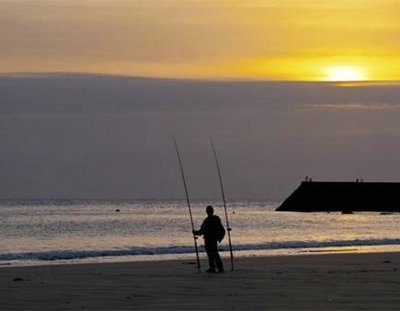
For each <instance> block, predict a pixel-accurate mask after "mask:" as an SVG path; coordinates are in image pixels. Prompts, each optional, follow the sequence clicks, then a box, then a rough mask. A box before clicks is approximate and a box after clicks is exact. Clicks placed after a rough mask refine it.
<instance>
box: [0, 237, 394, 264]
mask: <svg viewBox="0 0 400 311" xmlns="http://www.w3.org/2000/svg"><path fill="white" fill-rule="evenodd" d="M371 245H400V239H367V240H361V239H355V240H336V241H283V242H266V243H256V244H238V245H233V250H234V251H251V250H277V249H298V248H324V247H347V246H371ZM220 249H221V250H222V251H227V250H228V246H227V245H223V246H221V247H220ZM199 250H200V251H201V252H204V248H203V247H200V248H199ZM193 252H194V247H192V246H183V245H176V246H165V247H133V248H129V249H115V250H55V251H43V252H25V253H5V254H0V261H5V260H71V259H84V258H93V257H109V256H137V255H164V254H189V253H193Z"/></svg>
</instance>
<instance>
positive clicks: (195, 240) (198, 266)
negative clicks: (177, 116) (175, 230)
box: [172, 136, 201, 273]
mask: <svg viewBox="0 0 400 311" xmlns="http://www.w3.org/2000/svg"><path fill="white" fill-rule="evenodd" d="M172 139H173V140H174V146H175V151H176V155H177V157H178V162H179V168H180V170H181V175H182V181H183V186H184V188H185V194H186V203H187V206H188V210H189V216H190V223H191V225H192V233H193V231H194V223H193V216H192V208H191V207H190V200H189V192H188V188H187V184H186V177H185V172H184V171H183V164H182V160H181V155H180V154H179V149H178V144H177V142H176V139H175V136H172ZM193 241H194V248H195V250H196V261H197V269H198V270H199V273H201V268H200V258H199V250H198V248H197V237H196V236H195V234H194V233H193Z"/></svg>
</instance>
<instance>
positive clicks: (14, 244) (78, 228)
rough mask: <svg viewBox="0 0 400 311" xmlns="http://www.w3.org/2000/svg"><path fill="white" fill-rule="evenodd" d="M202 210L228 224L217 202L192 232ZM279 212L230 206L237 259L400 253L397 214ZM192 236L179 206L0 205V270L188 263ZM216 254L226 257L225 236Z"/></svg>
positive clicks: (200, 204)
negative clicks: (168, 261)
mask: <svg viewBox="0 0 400 311" xmlns="http://www.w3.org/2000/svg"><path fill="white" fill-rule="evenodd" d="M207 204H212V205H214V207H215V212H216V214H217V215H219V216H220V217H221V220H222V221H223V223H224V224H225V214H224V209H223V207H222V205H221V204H220V202H212V201H195V202H194V203H193V204H192V212H193V220H194V224H195V227H196V228H199V227H200V225H201V223H202V220H203V219H204V217H205V207H206V205H207ZM278 205H279V202H252V201H237V202H229V203H228V217H229V221H230V224H231V228H232V231H231V235H232V244H233V250H234V254H235V256H236V257H240V256H257V255H263V256H265V255H277V254H278V255H292V254H310V253H326V252H333V251H334V252H345V251H352V252H365V251H367V252H368V251H391V250H400V226H399V223H400V214H389V215H382V214H380V213H355V214H351V215H342V214H341V213H336V212H335V213H296V212H276V211H275V209H276V208H277V206H278ZM191 231H192V228H191V224H190V219H189V213H188V209H187V206H186V203H185V202H183V201H182V202H181V201H160V200H120V201H115V200H114V201H104V200H31V201H27V200H24V201H0V266H10V265H11V266H13V265H33V264H52V263H77V262H109V261H127V260H128V261H135V260H136V261H137V260H140V261H142V260H145V261H149V260H163V259H175V258H178V259H190V258H194V246H193V236H192V234H191ZM197 241H198V244H199V247H200V256H201V258H205V257H206V255H205V253H204V248H203V241H202V239H201V238H199V239H198V240H197ZM220 248H221V250H222V256H223V257H228V256H229V252H228V250H229V246H228V237H227V235H226V236H225V239H224V240H223V242H222V243H221V245H220Z"/></svg>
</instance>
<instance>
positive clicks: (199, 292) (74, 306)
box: [0, 253, 400, 310]
mask: <svg viewBox="0 0 400 311" xmlns="http://www.w3.org/2000/svg"><path fill="white" fill-rule="evenodd" d="M235 263H236V268H237V269H236V271H234V272H231V271H227V272H226V273H224V274H207V273H202V274H200V275H199V274H198V273H197V272H196V269H195V266H194V262H192V261H178V260H177V261H163V262H142V263H138V262H134V263H105V264H80V265H57V266H36V267H2V268H0V288H1V291H0V310H14V309H16V310H128V309H129V310H324V309H327V310H399V309H400V253H375V254H329V255H309V256H286V257H253V258H240V259H236V261H235ZM202 264H203V270H204V268H205V267H206V262H204V261H203V262H202ZM225 265H226V266H227V267H226V268H228V269H229V260H227V259H225ZM228 269H227V270H228Z"/></svg>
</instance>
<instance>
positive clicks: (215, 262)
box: [204, 239, 224, 272]
mask: <svg viewBox="0 0 400 311" xmlns="http://www.w3.org/2000/svg"><path fill="white" fill-rule="evenodd" d="M204 244H205V248H206V252H207V256H208V264H209V266H210V270H215V266H217V269H218V271H220V272H223V271H224V266H223V264H222V260H221V257H220V256H219V253H218V242H217V239H204Z"/></svg>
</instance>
